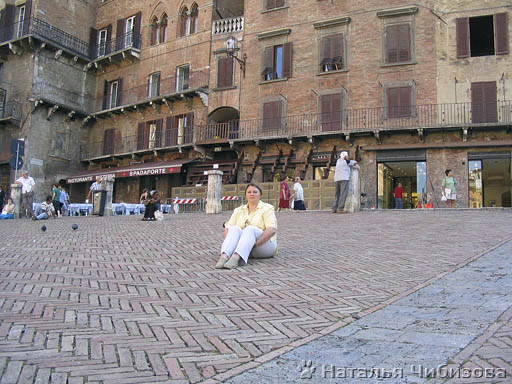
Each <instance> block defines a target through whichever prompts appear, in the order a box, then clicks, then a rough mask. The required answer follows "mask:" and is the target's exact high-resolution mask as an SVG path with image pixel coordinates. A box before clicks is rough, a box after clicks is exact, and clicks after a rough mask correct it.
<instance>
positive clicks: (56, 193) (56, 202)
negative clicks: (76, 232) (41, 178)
mask: <svg viewBox="0 0 512 384" xmlns="http://www.w3.org/2000/svg"><path fill="white" fill-rule="evenodd" d="M52 204H53V208H55V212H56V213H57V217H61V216H62V208H61V207H62V205H61V203H60V188H59V187H57V184H53V185H52Z"/></svg>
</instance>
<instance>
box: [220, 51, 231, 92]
mask: <svg viewBox="0 0 512 384" xmlns="http://www.w3.org/2000/svg"><path fill="white" fill-rule="evenodd" d="M231 86H233V58H232V57H222V58H219V59H218V60H217V88H228V87H231Z"/></svg>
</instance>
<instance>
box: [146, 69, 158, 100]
mask: <svg viewBox="0 0 512 384" xmlns="http://www.w3.org/2000/svg"><path fill="white" fill-rule="evenodd" d="M159 95H160V72H155V73H152V74H151V75H149V76H148V98H150V99H151V98H153V97H157V96H159Z"/></svg>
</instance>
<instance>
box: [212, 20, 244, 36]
mask: <svg viewBox="0 0 512 384" xmlns="http://www.w3.org/2000/svg"><path fill="white" fill-rule="evenodd" d="M243 30H244V17H243V16H239V17H233V18H231V19H221V20H214V21H213V24H212V35H213V36H216V35H224V34H232V33H237V32H242V31H243Z"/></svg>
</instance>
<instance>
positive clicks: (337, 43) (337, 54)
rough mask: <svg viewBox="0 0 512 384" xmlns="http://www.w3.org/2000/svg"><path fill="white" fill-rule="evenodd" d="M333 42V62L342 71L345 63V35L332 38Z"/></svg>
mask: <svg viewBox="0 0 512 384" xmlns="http://www.w3.org/2000/svg"><path fill="white" fill-rule="evenodd" d="M331 42H332V62H333V64H337V65H338V66H339V67H338V69H341V67H344V66H345V65H344V63H343V35H342V34H341V33H340V34H338V35H334V36H332V37H331Z"/></svg>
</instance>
